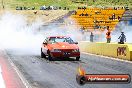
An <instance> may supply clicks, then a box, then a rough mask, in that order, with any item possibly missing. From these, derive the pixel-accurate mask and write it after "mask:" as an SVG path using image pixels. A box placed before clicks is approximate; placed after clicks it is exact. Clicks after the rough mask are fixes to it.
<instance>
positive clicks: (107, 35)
mask: <svg viewBox="0 0 132 88" xmlns="http://www.w3.org/2000/svg"><path fill="white" fill-rule="evenodd" d="M107 31H108V32H107V33H106V39H107V43H110V42H111V32H110V29H109V26H107Z"/></svg>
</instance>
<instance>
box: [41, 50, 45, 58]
mask: <svg viewBox="0 0 132 88" xmlns="http://www.w3.org/2000/svg"><path fill="white" fill-rule="evenodd" d="M41 58H46V56H45V54H44V53H43V52H42V48H41Z"/></svg>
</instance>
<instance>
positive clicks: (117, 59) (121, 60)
mask: <svg viewBox="0 0 132 88" xmlns="http://www.w3.org/2000/svg"><path fill="white" fill-rule="evenodd" d="M82 53H83V54H87V55H93V56H98V57H102V58H105V59H106V58H108V59H111V60H116V61H120V62H126V63H132V61H128V60H123V59H120V58H114V57H108V56H103V55H96V54H92V53H86V52H82Z"/></svg>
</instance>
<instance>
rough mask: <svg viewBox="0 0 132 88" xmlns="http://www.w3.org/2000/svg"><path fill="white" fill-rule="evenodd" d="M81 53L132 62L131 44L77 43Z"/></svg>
mask: <svg viewBox="0 0 132 88" xmlns="http://www.w3.org/2000/svg"><path fill="white" fill-rule="evenodd" d="M79 46H80V50H81V52H87V53H92V54H97V55H104V56H109V57H115V58H120V59H123V60H129V61H132V44H117V43H103V42H96V43H91V42H88V41H81V42H79Z"/></svg>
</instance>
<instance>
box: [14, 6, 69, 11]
mask: <svg viewBox="0 0 132 88" xmlns="http://www.w3.org/2000/svg"><path fill="white" fill-rule="evenodd" d="M35 9H36V8H35V7H34V6H32V7H26V6H16V10H35ZM39 10H69V8H68V7H56V6H45V5H44V6H40V9H39Z"/></svg>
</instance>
